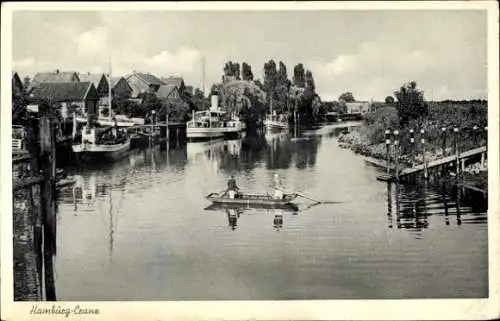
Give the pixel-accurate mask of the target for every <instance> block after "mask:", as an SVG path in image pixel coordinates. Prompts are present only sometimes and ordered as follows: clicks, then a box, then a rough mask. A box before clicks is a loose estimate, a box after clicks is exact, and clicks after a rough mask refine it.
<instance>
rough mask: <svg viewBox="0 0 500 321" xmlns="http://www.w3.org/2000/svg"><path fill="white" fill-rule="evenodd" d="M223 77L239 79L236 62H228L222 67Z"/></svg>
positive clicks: (238, 65) (238, 67) (238, 66)
mask: <svg viewBox="0 0 500 321" xmlns="http://www.w3.org/2000/svg"><path fill="white" fill-rule="evenodd" d="M224 75H225V76H233V77H235V78H236V79H238V80H239V79H240V64H239V63H237V62H232V61H228V62H226V64H225V65H224Z"/></svg>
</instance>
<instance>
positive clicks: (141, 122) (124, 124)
mask: <svg viewBox="0 0 500 321" xmlns="http://www.w3.org/2000/svg"><path fill="white" fill-rule="evenodd" d="M76 121H77V122H79V123H86V122H87V118H85V117H82V116H76ZM97 123H98V124H99V125H100V126H114V125H115V121H114V120H110V119H107V118H106V119H105V118H98V119H97ZM116 124H117V126H118V127H133V126H137V125H144V119H139V118H137V119H136V120H132V119H130V120H117V121H116Z"/></svg>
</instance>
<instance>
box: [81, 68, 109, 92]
mask: <svg viewBox="0 0 500 321" xmlns="http://www.w3.org/2000/svg"><path fill="white" fill-rule="evenodd" d="M78 77H79V78H80V81H81V82H91V83H92V84H93V85H94V87H95V89H96V90H97V93H98V94H99V96H101V97H102V96H107V95H108V93H109V82H108V77H107V75H105V74H91V73H86V74H78Z"/></svg>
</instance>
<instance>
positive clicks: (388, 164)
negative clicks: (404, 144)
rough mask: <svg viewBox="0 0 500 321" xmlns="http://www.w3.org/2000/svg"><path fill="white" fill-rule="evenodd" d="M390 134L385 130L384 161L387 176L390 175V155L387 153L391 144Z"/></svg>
mask: <svg viewBox="0 0 500 321" xmlns="http://www.w3.org/2000/svg"><path fill="white" fill-rule="evenodd" d="M390 134H391V132H390V131H389V130H388V129H386V130H385V159H386V162H387V163H386V167H387V175H389V174H390V171H391V155H390V153H389V148H390V144H391V136H390Z"/></svg>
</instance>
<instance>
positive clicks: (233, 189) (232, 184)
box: [222, 175, 240, 198]
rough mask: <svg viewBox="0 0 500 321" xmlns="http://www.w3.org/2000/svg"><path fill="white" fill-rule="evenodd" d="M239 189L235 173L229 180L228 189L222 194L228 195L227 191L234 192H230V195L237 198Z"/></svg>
mask: <svg viewBox="0 0 500 321" xmlns="http://www.w3.org/2000/svg"><path fill="white" fill-rule="evenodd" d="M239 190H240V188H239V187H238V186H237V185H236V179H235V178H234V175H231V178H229V180H228V181H227V189H226V191H225V192H224V193H223V194H222V196H223V197H224V196H226V195H227V193H230V192H233V193H234V194H233V193H230V197H231V196H232V197H231V198H236V197H237V195H238V191H239Z"/></svg>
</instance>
